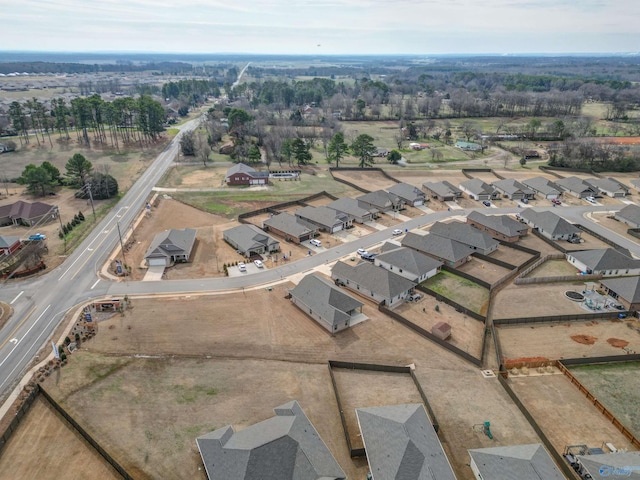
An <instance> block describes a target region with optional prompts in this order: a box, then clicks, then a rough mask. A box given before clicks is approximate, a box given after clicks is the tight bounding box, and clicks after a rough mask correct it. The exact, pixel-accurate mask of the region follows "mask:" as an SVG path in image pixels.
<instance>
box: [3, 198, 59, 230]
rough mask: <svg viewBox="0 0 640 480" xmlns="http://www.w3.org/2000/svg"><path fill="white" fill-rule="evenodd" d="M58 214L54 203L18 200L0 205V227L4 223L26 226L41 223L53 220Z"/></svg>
mask: <svg viewBox="0 0 640 480" xmlns="http://www.w3.org/2000/svg"><path fill="white" fill-rule="evenodd" d="M58 215H59V212H58V207H57V206H56V205H49V204H47V203H43V202H31V203H30V202H24V201H22V200H18V201H17V202H14V203H10V204H8V205H3V206H1V207H0V227H3V226H5V225H25V226H27V227H31V226H34V225H36V224H40V225H42V224H45V223H49V222H51V221H53V220H55V219H56V218H58Z"/></svg>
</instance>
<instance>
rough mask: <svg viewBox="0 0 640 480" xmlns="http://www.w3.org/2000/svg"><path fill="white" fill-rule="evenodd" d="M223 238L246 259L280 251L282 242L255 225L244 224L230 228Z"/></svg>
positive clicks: (223, 233)
mask: <svg viewBox="0 0 640 480" xmlns="http://www.w3.org/2000/svg"><path fill="white" fill-rule="evenodd" d="M222 238H224V240H225V242H227V243H228V244H229V245H231V246H232V247H233V248H235V249H236V250H237V252H238V253H239V254H240V255H244V256H245V257H251V256H252V255H262V254H265V253H271V252H277V251H278V250H280V242H278V240H276V239H275V238H273V237H271V236H270V235H267V234H266V233H265V232H264V231H262V230H260V229H259V228H258V227H256V226H255V225H248V224H242V225H238V226H237V227H233V228H230V229H228V230H225V231H224V232H222Z"/></svg>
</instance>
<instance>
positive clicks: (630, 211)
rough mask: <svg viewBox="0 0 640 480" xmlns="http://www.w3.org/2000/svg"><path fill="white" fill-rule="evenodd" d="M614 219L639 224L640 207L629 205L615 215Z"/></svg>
mask: <svg viewBox="0 0 640 480" xmlns="http://www.w3.org/2000/svg"><path fill="white" fill-rule="evenodd" d="M616 217H620V218H624V219H625V220H629V221H630V222H632V223H637V224H640V207H639V206H638V205H635V204H629V205H627V206H626V207H624V208H623V209H622V210H620V211H619V212H618V213H616Z"/></svg>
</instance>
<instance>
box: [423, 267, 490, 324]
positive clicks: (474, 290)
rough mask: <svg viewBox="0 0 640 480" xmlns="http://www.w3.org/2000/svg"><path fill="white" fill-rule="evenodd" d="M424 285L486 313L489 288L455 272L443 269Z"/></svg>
mask: <svg viewBox="0 0 640 480" xmlns="http://www.w3.org/2000/svg"><path fill="white" fill-rule="evenodd" d="M423 285H424V286H425V287H427V288H430V289H431V290H433V291H435V292H437V293H438V294H440V295H442V296H443V297H447V298H449V299H451V300H453V301H454V302H456V303H459V304H460V305H462V306H464V307H466V308H468V309H469V310H472V311H474V312H476V313H479V314H480V315H486V313H487V305H488V302H489V290H487V289H486V288H484V287H481V286H480V285H478V284H477V283H474V282H471V281H469V280H467V279H464V278H462V277H459V276H457V275H455V274H453V273H449V272H445V271H441V272H440V273H439V274H438V275H436V276H435V277H431V278H430V279H429V280H427V281H426V282H423Z"/></svg>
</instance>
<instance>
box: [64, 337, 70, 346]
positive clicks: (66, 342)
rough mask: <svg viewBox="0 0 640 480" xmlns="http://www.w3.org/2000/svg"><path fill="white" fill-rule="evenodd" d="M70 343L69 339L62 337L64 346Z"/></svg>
mask: <svg viewBox="0 0 640 480" xmlns="http://www.w3.org/2000/svg"><path fill="white" fill-rule="evenodd" d="M70 343H71V339H70V338H69V337H64V344H65V345H69V344H70Z"/></svg>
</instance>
